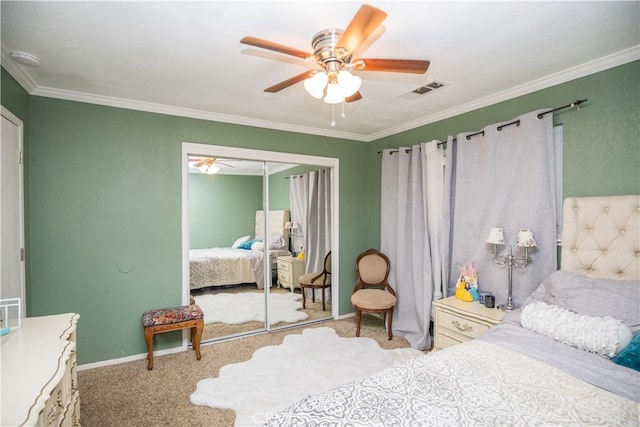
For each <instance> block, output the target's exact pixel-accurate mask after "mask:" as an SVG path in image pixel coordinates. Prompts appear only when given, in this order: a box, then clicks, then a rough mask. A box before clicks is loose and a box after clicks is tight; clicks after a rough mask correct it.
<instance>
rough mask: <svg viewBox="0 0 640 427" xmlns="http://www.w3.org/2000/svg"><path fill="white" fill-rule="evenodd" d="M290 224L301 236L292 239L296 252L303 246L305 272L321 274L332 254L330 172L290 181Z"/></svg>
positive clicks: (314, 173) (294, 178)
mask: <svg viewBox="0 0 640 427" xmlns="http://www.w3.org/2000/svg"><path fill="white" fill-rule="evenodd" d="M290 185H291V187H290V188H291V190H290V191H291V193H290V200H291V221H295V222H297V223H298V224H300V228H299V233H301V234H302V236H299V237H298V238H294V239H292V244H293V245H294V251H295V252H299V251H300V247H301V246H304V251H305V260H306V262H305V264H306V271H322V268H323V262H324V257H325V255H326V254H327V253H328V252H329V251H330V250H331V169H324V170H319V171H311V172H307V173H305V174H302V175H299V176H292V177H291V184H290Z"/></svg>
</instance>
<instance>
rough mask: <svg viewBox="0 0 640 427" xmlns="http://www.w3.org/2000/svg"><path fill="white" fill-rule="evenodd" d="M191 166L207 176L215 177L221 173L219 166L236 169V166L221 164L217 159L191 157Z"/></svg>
mask: <svg viewBox="0 0 640 427" xmlns="http://www.w3.org/2000/svg"><path fill="white" fill-rule="evenodd" d="M189 165H190V166H193V167H194V168H196V169H199V170H200V172H202V173H204V174H207V175H213V174H216V173H218V172H220V167H219V166H218V165H222V166H227V167H230V168H235V166H234V165H231V164H229V163H224V162H221V161H220V160H219V159H217V158H215V157H190V158H189Z"/></svg>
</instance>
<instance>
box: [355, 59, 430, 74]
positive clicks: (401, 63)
mask: <svg viewBox="0 0 640 427" xmlns="http://www.w3.org/2000/svg"><path fill="white" fill-rule="evenodd" d="M353 64H354V68H355V69H356V70H360V71H388V72H392V73H412V74H424V73H426V72H427V70H428V69H429V64H430V62H429V61H421V60H413V59H365V58H358V60H357V61H354V62H353Z"/></svg>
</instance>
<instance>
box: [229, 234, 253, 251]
mask: <svg viewBox="0 0 640 427" xmlns="http://www.w3.org/2000/svg"><path fill="white" fill-rule="evenodd" d="M250 238H251V236H242V237H241V238H239V239H238V240H236V241H235V242H233V245H231V247H232V248H234V249H237V248H238V246H240V245H241V244H243V243H244V242H247V241H249V239H250Z"/></svg>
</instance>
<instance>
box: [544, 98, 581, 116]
mask: <svg viewBox="0 0 640 427" xmlns="http://www.w3.org/2000/svg"><path fill="white" fill-rule="evenodd" d="M587 101H588V99H578V100H577V101H573V102H572V103H571V104H567V105H563V106H562V107H557V108H554V109H553V110H549V111H545V112H544V113H540V114H538V118H539V119H541V118H543V117H544V116H545V115H547V114H549V113H553V112H555V111H558V110H564V109H565V108H575V109H576V110H578V111H580V104H582V103H583V102H587Z"/></svg>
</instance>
